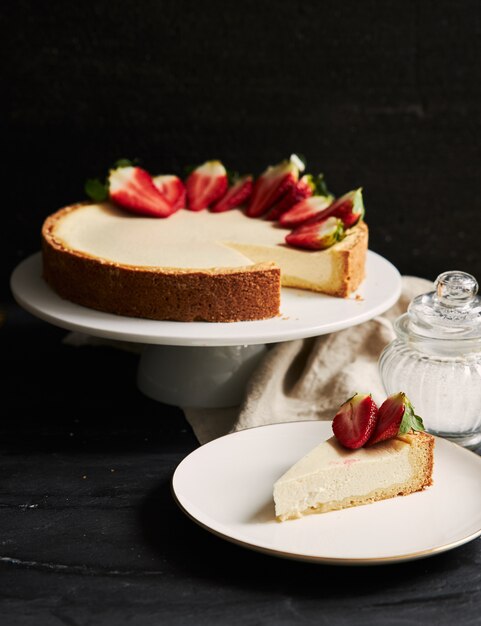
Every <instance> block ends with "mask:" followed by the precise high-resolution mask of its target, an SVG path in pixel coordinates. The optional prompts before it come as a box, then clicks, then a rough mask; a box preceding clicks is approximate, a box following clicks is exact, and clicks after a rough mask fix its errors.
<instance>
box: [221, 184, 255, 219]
mask: <svg viewBox="0 0 481 626" xmlns="http://www.w3.org/2000/svg"><path fill="white" fill-rule="evenodd" d="M253 186H254V184H253V182H252V176H242V177H241V178H238V179H237V180H235V182H234V183H233V184H232V185H231V186H230V187H229V189H228V190H227V193H226V194H225V195H224V196H223V197H222V198H221V199H220V200H218V201H217V202H215V203H214V204H213V205H212V206H211V211H213V212H214V213H222V212H223V211H229V209H235V208H236V207H239V206H241V205H242V204H244V203H245V202H246V201H247V200H248V199H249V198H250V196H251V194H252V188H253Z"/></svg>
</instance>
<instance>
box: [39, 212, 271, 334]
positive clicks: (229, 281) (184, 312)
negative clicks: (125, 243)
mask: <svg viewBox="0 0 481 626" xmlns="http://www.w3.org/2000/svg"><path fill="white" fill-rule="evenodd" d="M80 206H83V203H82V204H76V205H72V206H68V207H65V208H64V209H60V211H57V212H56V213H54V214H53V215H51V216H49V217H48V218H47V219H46V220H45V223H44V225H43V228H42V253H43V276H44V279H45V280H46V281H47V283H48V284H49V285H50V286H51V287H52V288H53V289H54V290H55V291H56V292H57V293H58V294H59V295H60V296H61V297H62V298H65V299H66V300H70V301H71V302H75V303H76V304H80V305H82V306H86V307H89V308H92V309H97V310H99V311H104V312H107V313H114V314H117V315H126V316H128V317H140V318H148V319H155V320H176V321H182V322H190V321H196V320H199V321H207V322H237V321H241V320H259V319H267V318H271V317H274V316H276V315H278V313H279V306H280V270H279V268H278V267H277V266H275V265H274V264H269V263H262V264H261V263H259V264H256V265H252V266H246V267H242V268H234V269H231V268H229V269H223V270H216V269H212V270H199V271H192V270H182V269H179V270H176V269H166V268H145V267H135V266H128V265H121V264H116V263H112V262H108V261H104V260H102V259H97V258H95V257H91V256H89V255H88V254H84V253H82V252H79V251H76V250H69V249H66V248H65V246H63V245H62V243H61V242H60V241H57V240H56V238H55V236H54V234H53V231H54V228H55V224H56V223H57V221H58V220H60V219H62V217H63V216H64V215H66V214H67V213H70V212H71V211H73V210H75V209H76V208H78V207H80Z"/></svg>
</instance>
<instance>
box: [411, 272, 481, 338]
mask: <svg viewBox="0 0 481 626" xmlns="http://www.w3.org/2000/svg"><path fill="white" fill-rule="evenodd" d="M434 287H435V288H434V291H431V292H429V293H425V294H422V295H420V296H417V297H416V298H414V300H413V301H412V302H411V303H410V304H409V307H408V316H407V317H408V318H409V322H407V320H406V319H405V322H404V323H405V324H406V323H409V327H410V328H411V330H413V331H414V332H416V333H418V334H420V335H422V336H424V337H431V338H439V339H443V338H448V337H450V338H452V337H454V336H457V337H465V338H474V337H477V338H481V298H480V296H478V295H477V293H478V283H477V281H476V279H475V278H474V276H471V274H467V273H466V272H460V271H457V270H455V271H450V272H444V273H443V274H440V275H439V276H438V277H437V279H436V281H435V283H434Z"/></svg>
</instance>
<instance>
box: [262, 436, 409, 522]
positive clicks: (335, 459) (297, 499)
mask: <svg viewBox="0 0 481 626" xmlns="http://www.w3.org/2000/svg"><path fill="white" fill-rule="evenodd" d="M411 474H412V467H411V463H410V461H409V444H407V443H405V442H402V441H399V440H390V441H387V442H384V443H381V444H378V445H376V446H375V447H373V448H361V449H359V450H355V451H348V450H345V449H343V448H341V446H340V445H339V444H338V443H337V442H336V440H335V439H334V438H331V439H329V440H328V441H327V442H324V443H322V444H320V445H319V446H317V447H316V448H314V450H312V451H311V452H310V453H308V454H307V455H306V456H305V457H303V458H302V459H301V460H300V461H299V462H298V463H296V464H295V465H293V466H292V467H291V468H290V469H289V470H288V471H287V472H286V473H285V474H284V475H283V476H281V478H280V479H279V480H278V481H277V482H276V483H275V485H274V502H275V506H276V515H277V516H281V517H282V516H289V517H294V516H297V515H299V514H301V513H302V512H303V511H306V510H307V509H309V508H312V507H316V506H318V505H320V504H324V503H327V502H332V501H339V500H343V499H344V498H349V497H352V496H365V495H367V494H369V493H371V492H372V491H375V490H376V489H382V488H386V487H389V486H391V485H394V484H398V483H404V482H406V481H407V480H408V479H409V478H410V476H411Z"/></svg>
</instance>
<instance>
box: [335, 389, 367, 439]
mask: <svg viewBox="0 0 481 626" xmlns="http://www.w3.org/2000/svg"><path fill="white" fill-rule="evenodd" d="M377 419H378V408H377V406H376V403H375V402H374V400H373V399H372V396H371V395H370V394H360V393H356V395H354V396H353V397H352V398H349V400H346V402H344V404H343V405H342V406H341V407H340V409H339V411H338V412H337V413H336V416H335V417H334V420H333V422H332V430H333V432H334V435H335V436H336V439H337V440H338V441H339V443H340V444H341V445H343V446H344V447H345V448H350V449H352V450H355V449H357V448H361V447H362V446H363V445H364V444H365V443H366V441H368V439H369V437H370V436H371V434H372V432H373V430H374V428H375V426H376V421H377Z"/></svg>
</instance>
